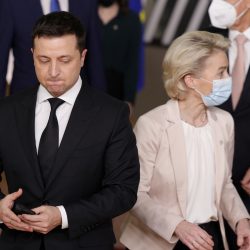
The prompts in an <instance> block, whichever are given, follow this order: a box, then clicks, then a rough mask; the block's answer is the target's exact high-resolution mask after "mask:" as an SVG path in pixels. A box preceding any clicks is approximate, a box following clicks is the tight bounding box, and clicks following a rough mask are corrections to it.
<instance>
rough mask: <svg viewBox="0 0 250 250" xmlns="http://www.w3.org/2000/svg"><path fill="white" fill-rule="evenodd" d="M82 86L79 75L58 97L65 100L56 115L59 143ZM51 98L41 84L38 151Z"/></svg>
mask: <svg viewBox="0 0 250 250" xmlns="http://www.w3.org/2000/svg"><path fill="white" fill-rule="evenodd" d="M81 87H82V79H81V78H80V77H79V78H78V80H77V82H76V83H75V85H74V86H73V87H72V88H71V89H69V90H68V91H67V92H66V93H64V94H63V95H61V96H59V97H58V98H60V99H62V100H64V101H65V102H64V103H63V104H61V105H60V106H59V107H58V108H57V110H56V116H57V120H58V127H59V145H60V143H61V141H62V137H63V135H64V132H65V129H66V127H67V124H68V121H69V117H70V114H71V111H72V109H73V106H74V103H75V100H76V98H77V96H78V94H79V92H80V89H81ZM49 98H53V96H52V95H51V94H50V93H49V92H48V91H47V90H46V89H45V88H44V87H43V86H42V85H40V86H39V89H38V92H37V100H36V110H35V139H36V149H37V152H38V147H39V142H40V138H41V135H42V133H43V130H44V129H45V127H46V125H47V123H48V120H49V115H50V110H51V108H50V103H49V101H48V99H49ZM58 208H59V210H60V213H61V217H62V229H65V228H68V217H67V214H66V211H65V209H64V207H63V206H58Z"/></svg>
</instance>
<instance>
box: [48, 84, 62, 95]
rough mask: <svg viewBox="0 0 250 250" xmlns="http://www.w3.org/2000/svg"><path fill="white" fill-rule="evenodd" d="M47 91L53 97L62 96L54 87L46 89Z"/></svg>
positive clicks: (60, 90) (58, 89)
mask: <svg viewBox="0 0 250 250" xmlns="http://www.w3.org/2000/svg"><path fill="white" fill-rule="evenodd" d="M47 90H48V92H49V93H50V94H51V95H53V96H55V97H57V96H60V95H62V94H63V90H62V89H61V88H58V87H54V86H53V87H48V88H47Z"/></svg>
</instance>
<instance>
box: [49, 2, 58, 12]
mask: <svg viewBox="0 0 250 250" xmlns="http://www.w3.org/2000/svg"><path fill="white" fill-rule="evenodd" d="M55 11H60V4H59V2H58V0H50V12H55Z"/></svg>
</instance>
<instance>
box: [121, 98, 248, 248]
mask: <svg viewBox="0 0 250 250" xmlns="http://www.w3.org/2000/svg"><path fill="white" fill-rule="evenodd" d="M207 113H208V121H209V124H210V125H211V128H212V136H213V140H214V145H215V165H216V166H215V168H216V190H215V192H216V194H215V195H216V207H217V210H218V218H219V223H220V229H221V233H222V237H223V242H224V248H225V249H228V245H227V241H226V238H225V230H224V224H223V218H222V215H223V216H224V217H225V218H226V219H227V221H228V222H229V224H230V226H231V227H232V228H233V229H235V226H236V223H237V222H238V221H239V220H240V219H243V218H249V214H248V212H247V210H246V208H245V207H244V205H243V203H242V201H241V199H240V197H239V195H238V193H237V191H236V189H235V188H234V186H233V184H232V181H231V167H232V159H233V145H234V124H233V119H232V117H231V116H230V114H229V113H227V112H226V111H223V110H221V109H219V108H216V107H212V108H209V109H208V112H207ZM134 132H135V134H136V138H137V147H138V151H139V158H140V165H141V172H140V174H141V176H140V185H139V190H138V200H137V203H136V205H135V206H134V208H133V209H132V210H131V212H130V215H129V218H128V221H127V222H126V224H125V226H124V228H123V230H122V231H123V232H122V235H121V238H120V241H121V242H122V243H123V244H124V245H126V246H127V247H128V248H129V249H131V250H146V249H149V250H168V249H169V250H170V249H173V248H174V246H175V244H176V243H177V241H178V238H177V237H176V235H175V234H174V231H175V228H176V226H177V225H178V224H179V223H180V222H181V221H183V220H185V217H186V204H187V168H186V163H187V160H186V153H185V151H186V150H185V143H184V142H185V140H184V132H183V128H182V124H181V119H180V113H179V106H178V102H177V101H174V100H170V101H168V102H167V103H166V104H165V105H162V106H160V107H157V108H156V109H154V110H152V111H150V112H148V113H146V114H144V115H143V116H141V117H140V118H139V120H138V122H137V124H136V126H135V129H134ZM204 199H206V197H204Z"/></svg>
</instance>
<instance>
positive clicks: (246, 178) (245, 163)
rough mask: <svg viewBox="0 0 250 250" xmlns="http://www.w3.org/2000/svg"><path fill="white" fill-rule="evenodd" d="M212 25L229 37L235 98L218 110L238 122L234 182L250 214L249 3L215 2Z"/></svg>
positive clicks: (233, 240) (233, 242)
mask: <svg viewBox="0 0 250 250" xmlns="http://www.w3.org/2000/svg"><path fill="white" fill-rule="evenodd" d="M208 14H209V17H210V20H211V24H212V26H210V27H209V28H208V29H207V31H210V32H215V33H218V34H222V35H224V36H225V37H228V38H229V40H230V42H231V45H230V47H229V50H228V59H229V73H230V74H232V95H231V96H230V98H228V100H227V101H226V102H224V103H223V104H222V105H220V106H219V107H220V108H222V109H224V110H226V111H228V112H229V113H230V114H231V115H232V117H233V119H234V123H235V153H234V159H233V167H232V180H233V183H234V185H235V187H236V189H237V191H238V192H239V194H240V196H241V199H242V200H243V202H244V204H245V206H246V208H247V209H248V212H249V213H250V191H249V190H250V154H249V145H250V133H249V127H250V0H213V1H212V2H211V5H210V6H209V9H208ZM226 232H227V237H228V240H229V242H230V250H236V249H238V247H237V241H236V237H235V234H234V232H233V231H232V230H230V227H229V226H228V225H227V224H226Z"/></svg>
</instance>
